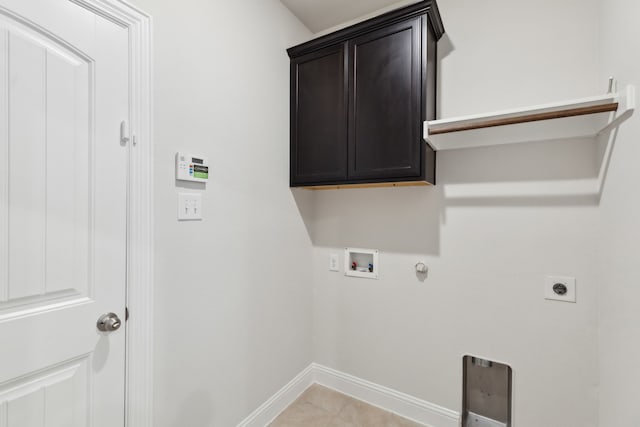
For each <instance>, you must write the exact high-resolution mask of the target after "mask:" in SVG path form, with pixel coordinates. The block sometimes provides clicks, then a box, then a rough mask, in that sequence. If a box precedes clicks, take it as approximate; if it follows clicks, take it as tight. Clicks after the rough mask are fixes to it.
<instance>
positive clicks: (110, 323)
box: [96, 313, 122, 332]
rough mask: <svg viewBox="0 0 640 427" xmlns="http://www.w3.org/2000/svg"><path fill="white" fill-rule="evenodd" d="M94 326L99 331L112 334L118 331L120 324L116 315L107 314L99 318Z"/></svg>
mask: <svg viewBox="0 0 640 427" xmlns="http://www.w3.org/2000/svg"><path fill="white" fill-rule="evenodd" d="M96 325H97V326H98V330H99V331H102V332H113V331H117V330H118V329H120V326H121V325H122V322H121V321H120V318H119V317H118V315H117V314H115V313H107V314H103V315H102V316H100V318H99V319H98V322H97V324H96Z"/></svg>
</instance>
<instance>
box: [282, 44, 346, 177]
mask: <svg viewBox="0 0 640 427" xmlns="http://www.w3.org/2000/svg"><path fill="white" fill-rule="evenodd" d="M346 79H347V74H346V64H345V46H344V45H343V44H340V45H337V46H331V47H328V48H326V49H322V50H320V51H317V52H313V53H311V54H308V55H305V56H302V57H299V58H296V59H294V60H293V61H292V62H291V185H292V186H296V185H306V184H314V183H319V182H339V181H344V180H345V179H346V178H347V111H346V104H347V101H348V96H347V92H346Z"/></svg>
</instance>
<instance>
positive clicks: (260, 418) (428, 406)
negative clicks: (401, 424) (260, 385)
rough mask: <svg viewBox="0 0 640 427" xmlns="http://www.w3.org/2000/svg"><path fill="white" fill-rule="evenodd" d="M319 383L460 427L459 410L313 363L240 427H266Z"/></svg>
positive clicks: (433, 426)
mask: <svg viewBox="0 0 640 427" xmlns="http://www.w3.org/2000/svg"><path fill="white" fill-rule="evenodd" d="M314 383H317V384H320V385H323V386H325V387H329V388H332V389H334V390H336V391H339V392H340V393H343V394H346V395H349V396H351V397H354V398H356V399H358V400H362V401H364V402H366V403H369V404H371V405H374V406H377V407H380V408H382V409H385V410H387V411H389V412H393V413H395V414H398V415H400V416H402V417H405V418H408V419H410V420H413V421H416V422H418V423H420V424H424V425H426V426H429V427H460V423H461V417H460V414H459V413H458V412H456V411H452V410H450V409H447V408H443V407H442V406H438V405H435V404H433V403H430V402H427V401H425V400H421V399H418V398H416V397H413V396H409V395H408V394H404V393H401V392H399V391H396V390H392V389H390V388H387V387H384V386H381V385H378V384H375V383H372V382H370V381H366V380H363V379H361V378H357V377H354V376H353V375H349V374H345V373H344V372H340V371H336V370H335V369H331V368H328V367H326V366H322V365H319V364H317V363H312V364H311V365H309V366H308V367H307V368H306V369H305V370H304V371H302V372H301V373H300V374H298V375H297V376H296V377H295V378H294V379H293V380H292V381H290V382H289V384H287V385H286V386H284V387H283V388H282V389H281V390H280V391H278V392H277V393H276V394H275V395H273V396H272V397H271V398H270V399H269V400H267V401H266V402H265V403H264V404H262V405H261V406H260V407H259V408H258V409H256V410H255V411H254V412H253V413H252V414H251V415H249V416H248V417H247V418H245V419H244V420H243V421H242V422H241V423H240V424H238V427H265V426H267V425H268V424H269V423H270V422H271V421H273V420H274V419H275V418H276V417H277V416H278V415H279V414H280V413H281V412H282V411H283V410H284V409H286V408H287V406H289V405H290V404H291V403H293V401H294V400H296V399H297V398H298V396H300V394H302V392H303V391H304V390H306V389H307V388H308V387H309V386H311V385H312V384H314Z"/></svg>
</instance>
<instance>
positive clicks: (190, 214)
mask: <svg viewBox="0 0 640 427" xmlns="http://www.w3.org/2000/svg"><path fill="white" fill-rule="evenodd" d="M178 220H179V221H200V220H202V195H201V194H197V193H179V194H178Z"/></svg>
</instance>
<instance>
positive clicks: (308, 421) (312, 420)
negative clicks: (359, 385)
mask: <svg viewBox="0 0 640 427" xmlns="http://www.w3.org/2000/svg"><path fill="white" fill-rule="evenodd" d="M269 426H270V427H423V426H422V425H421V424H417V423H415V422H413V421H409V420H407V419H405V418H402V417H400V416H398V415H395V414H392V413H391V412H387V411H384V410H382V409H380V408H377V407H375V406H371V405H369V404H367V403H364V402H361V401H360V400H356V399H354V398H352V397H349V396H345V395H344V394H342V393H338V392H337V391H334V390H331V389H329V388H326V387H322V386H320V385H317V384H314V385H312V386H311V387H309V388H308V389H307V390H306V391H305V392H304V393H302V395H301V396H300V397H299V398H298V399H297V400H296V401H295V402H293V403H292V404H291V405H290V406H289V407H288V408H287V409H285V410H284V412H282V414H280V416H278V418H276V419H275V420H274V421H273V423H271V424H270V425H269Z"/></svg>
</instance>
